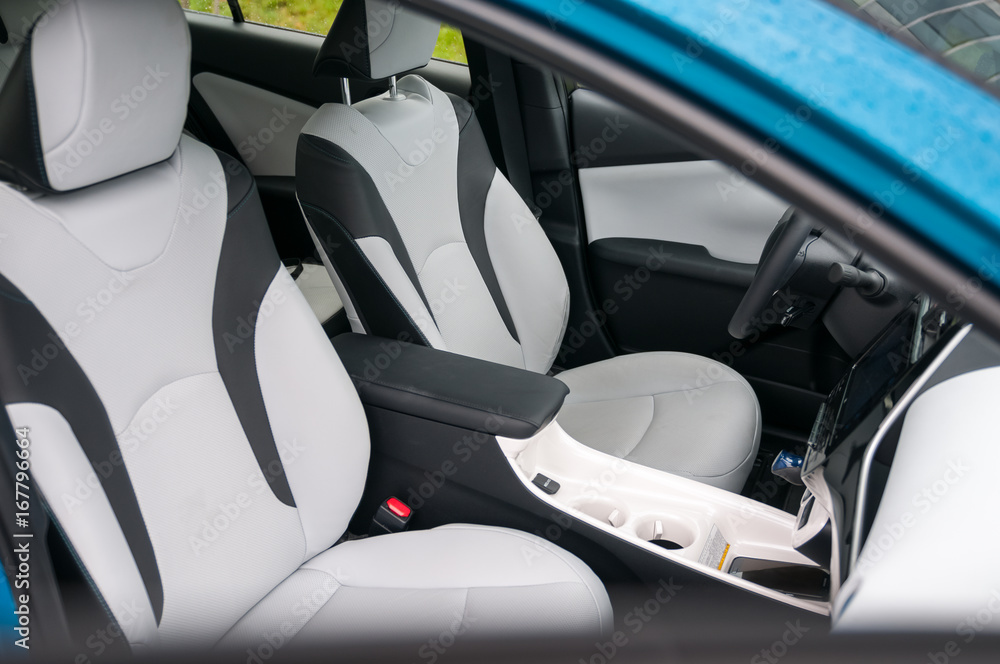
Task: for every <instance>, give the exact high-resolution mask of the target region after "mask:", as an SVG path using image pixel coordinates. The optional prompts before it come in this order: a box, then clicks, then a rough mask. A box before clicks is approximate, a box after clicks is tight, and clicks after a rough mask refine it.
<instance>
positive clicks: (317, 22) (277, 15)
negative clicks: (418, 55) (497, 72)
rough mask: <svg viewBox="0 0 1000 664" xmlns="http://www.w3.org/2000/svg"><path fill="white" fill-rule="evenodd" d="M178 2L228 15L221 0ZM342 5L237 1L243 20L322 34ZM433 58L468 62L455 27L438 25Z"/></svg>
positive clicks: (320, 0) (326, 0) (337, 1)
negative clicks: (439, 28)
mask: <svg viewBox="0 0 1000 664" xmlns="http://www.w3.org/2000/svg"><path fill="white" fill-rule="evenodd" d="M180 3H181V6H182V7H184V8H185V9H190V10H192V11H197V12H205V13H208V14H220V15H222V16H232V14H231V13H230V11H229V5H228V3H227V2H226V1H225V0H180ZM342 4H343V0H240V9H242V10H243V18H245V19H246V20H247V21H252V22H254V23H263V24H265V25H273V26H277V27H279V28H288V29H289V30H301V31H303V32H312V33H315V34H318V35H325V34H326V33H327V32H328V31H329V30H330V26H331V25H332V24H333V19H334V17H335V16H336V15H337V12H338V11H339V10H340V6H341V5H342ZM434 57H435V58H440V59H442V60H451V61H452V62H461V63H462V64H467V63H468V59H467V58H466V56H465V44H464V42H463V41H462V33H461V32H459V30H458V28H453V27H451V26H449V25H442V26H441V32H440V34H439V35H438V41H437V46H436V47H435V48H434Z"/></svg>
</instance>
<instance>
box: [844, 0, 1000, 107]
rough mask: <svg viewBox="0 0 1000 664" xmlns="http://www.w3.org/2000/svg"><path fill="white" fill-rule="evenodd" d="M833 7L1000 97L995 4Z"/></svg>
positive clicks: (892, 0)
mask: <svg viewBox="0 0 1000 664" xmlns="http://www.w3.org/2000/svg"><path fill="white" fill-rule="evenodd" d="M834 4H836V5H838V6H839V7H842V8H843V9H846V10H847V11H850V12H853V13H855V14H857V15H859V16H860V17H862V18H865V19H867V21H868V22H869V23H873V24H874V25H875V26H877V27H878V28H879V29H880V30H882V31H883V32H885V33H886V34H889V35H891V36H893V37H895V38H897V39H899V40H900V41H902V42H904V43H906V44H909V45H910V46H913V47H914V48H916V49H918V50H921V51H924V52H931V53H934V54H935V55H937V56H939V59H941V60H943V61H944V62H945V63H948V64H951V65H952V66H954V67H955V68H956V69H958V70H961V71H965V72H966V73H968V74H969V75H970V76H971V77H972V78H973V79H975V80H978V81H980V82H982V83H985V84H986V86H987V87H989V88H990V89H991V90H992V91H993V92H1000V2H997V0H979V1H978V2H976V1H973V2H970V1H969V0H834Z"/></svg>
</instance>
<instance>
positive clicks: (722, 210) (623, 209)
mask: <svg viewBox="0 0 1000 664" xmlns="http://www.w3.org/2000/svg"><path fill="white" fill-rule="evenodd" d="M730 176H731V171H730V170H729V168H728V167H726V166H724V165H723V164H720V163H719V162H717V161H706V160H698V161H681V162H672V163H663V164H638V165H633V166H603V167H598V168H584V169H581V170H580V192H581V194H582V196H583V212H584V215H585V216H586V220H587V238H588V239H589V240H590V242H596V241H598V240H602V239H604V238H614V237H623V238H653V239H663V240H670V241H671V242H682V243H686V244H691V245H696V246H701V247H704V248H705V249H706V250H707V253H708V254H709V256H712V257H715V258H721V259H724V260H727V261H734V262H737V263H746V264H750V265H756V264H757V260H758V258H759V257H760V253H761V251H763V249H764V242H766V241H767V236H768V235H770V233H771V231H772V230H773V229H774V226H775V224H777V223H778V220H779V219H780V218H781V215H782V214H784V212H785V209H786V208H787V207H788V204H787V203H785V202H784V201H782V200H781V199H779V198H778V197H776V196H774V195H772V194H771V193H770V192H768V191H766V190H764V189H761V188H760V187H758V186H756V185H753V184H751V183H749V182H746V181H745V182H744V184H743V185H742V186H739V187H733V186H732V185H731V184H730Z"/></svg>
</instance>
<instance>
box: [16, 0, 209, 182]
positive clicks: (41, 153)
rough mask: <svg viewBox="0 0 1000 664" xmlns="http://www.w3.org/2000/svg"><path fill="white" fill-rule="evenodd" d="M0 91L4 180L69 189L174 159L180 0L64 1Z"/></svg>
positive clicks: (182, 97)
mask: <svg viewBox="0 0 1000 664" xmlns="http://www.w3.org/2000/svg"><path fill="white" fill-rule="evenodd" d="M47 4H48V6H49V7H50V8H49V10H48V11H47V13H45V14H43V15H42V16H41V17H39V18H38V20H37V22H36V23H35V25H34V27H33V28H32V29H31V30H30V32H29V33H28V34H27V38H26V41H25V43H24V46H23V48H22V49H21V53H20V54H19V55H18V56H17V59H16V60H15V61H14V65H13V66H12V67H11V71H10V75H9V76H8V78H7V82H6V83H5V84H4V86H3V89H0V180H6V181H9V182H14V183H16V184H19V185H21V186H24V187H27V188H29V189H34V190H42V191H70V190H73V189H79V188H81V187H86V186H88V185H91V184H95V183H97V182H103V181H104V180H109V179H111V178H114V177H117V176H119V175H124V174H125V173H130V172H132V171H135V170H138V169H140V168H144V167H146V166H149V165H151V164H155V163H157V162H160V161H163V160H165V159H167V158H169V157H170V155H172V154H173V153H174V151H175V150H176V149H177V144H178V143H179V142H180V136H181V130H182V129H183V126H184V119H185V117H186V116H187V102H188V88H189V85H190V66H191V42H190V36H189V35H188V27H187V21H186V20H185V18H184V12H183V10H182V9H181V7H180V4H179V3H178V2H176V0H155V1H150V0H144V1H143V2H137V1H136V0H60V2H58V3H56V2H52V3H47Z"/></svg>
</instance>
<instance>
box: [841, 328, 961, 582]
mask: <svg viewBox="0 0 1000 664" xmlns="http://www.w3.org/2000/svg"><path fill="white" fill-rule="evenodd" d="M971 329H972V325H966V326H965V327H963V328H962V329H961V330H959V331H958V333H957V334H955V336H954V337H952V339H951V341H949V342H948V345H947V346H945V347H944V348H943V349H942V350H941V352H940V353H938V355H937V357H935V358H934V361H933V362H931V363H930V365H929V366H928V367H927V369H926V370H925V371H924V372H923V373H922V374H920V376H919V377H917V379H916V380H915V381H914V382H913V384H912V385H910V387H909V389H907V390H906V392H904V393H903V396H902V397H900V399H899V401H897V402H896V405H895V406H893V407H892V409H891V410H890V411H889V414H888V415H887V416H886V418H885V419H884V420H882V423H881V424H880V425H879V426H878V429H876V430H875V435H874V436H872V439H871V442H869V443H868V448H867V449H865V456H864V458H863V459H862V460H861V471H860V473H859V477H858V498H857V503H856V504H855V507H854V523H853V524H852V531H851V532H852V535H851V550H850V554H849V555H850V559H849V561H848V562H849V563H850V568H849V570H848V575H850V574H851V572H853V571H854V568H855V567H856V566H857V564H858V554H859V546H860V542H861V530H862V527H863V523H864V514H865V510H866V508H867V502H868V482H869V481H870V480H869V477H870V475H871V470H872V461H874V460H875V453H876V452H878V448H879V446H880V445H881V444H882V440H883V439H884V438H885V435H886V433H888V431H889V429H891V428H892V425H893V424H895V422H896V420H897V419H899V417H900V416H901V415H902V414H903V413H905V412H906V409H907V408H909V406H910V403H911V402H912V401H913V400H914V399H915V398H916V397H917V394H919V393H920V390H922V389H923V388H924V385H926V384H927V381H928V380H930V378H931V376H933V375H934V373H935V372H936V371H937V370H938V369H939V368H940V367H941V365H942V364H944V361H945V360H947V359H948V356H949V355H951V353H952V351H954V350H955V349H956V348H957V347H958V345H959V344H960V343H962V339H965V336H966V335H967V334H968V333H969V330H971ZM834 541H836V540H834Z"/></svg>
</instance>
